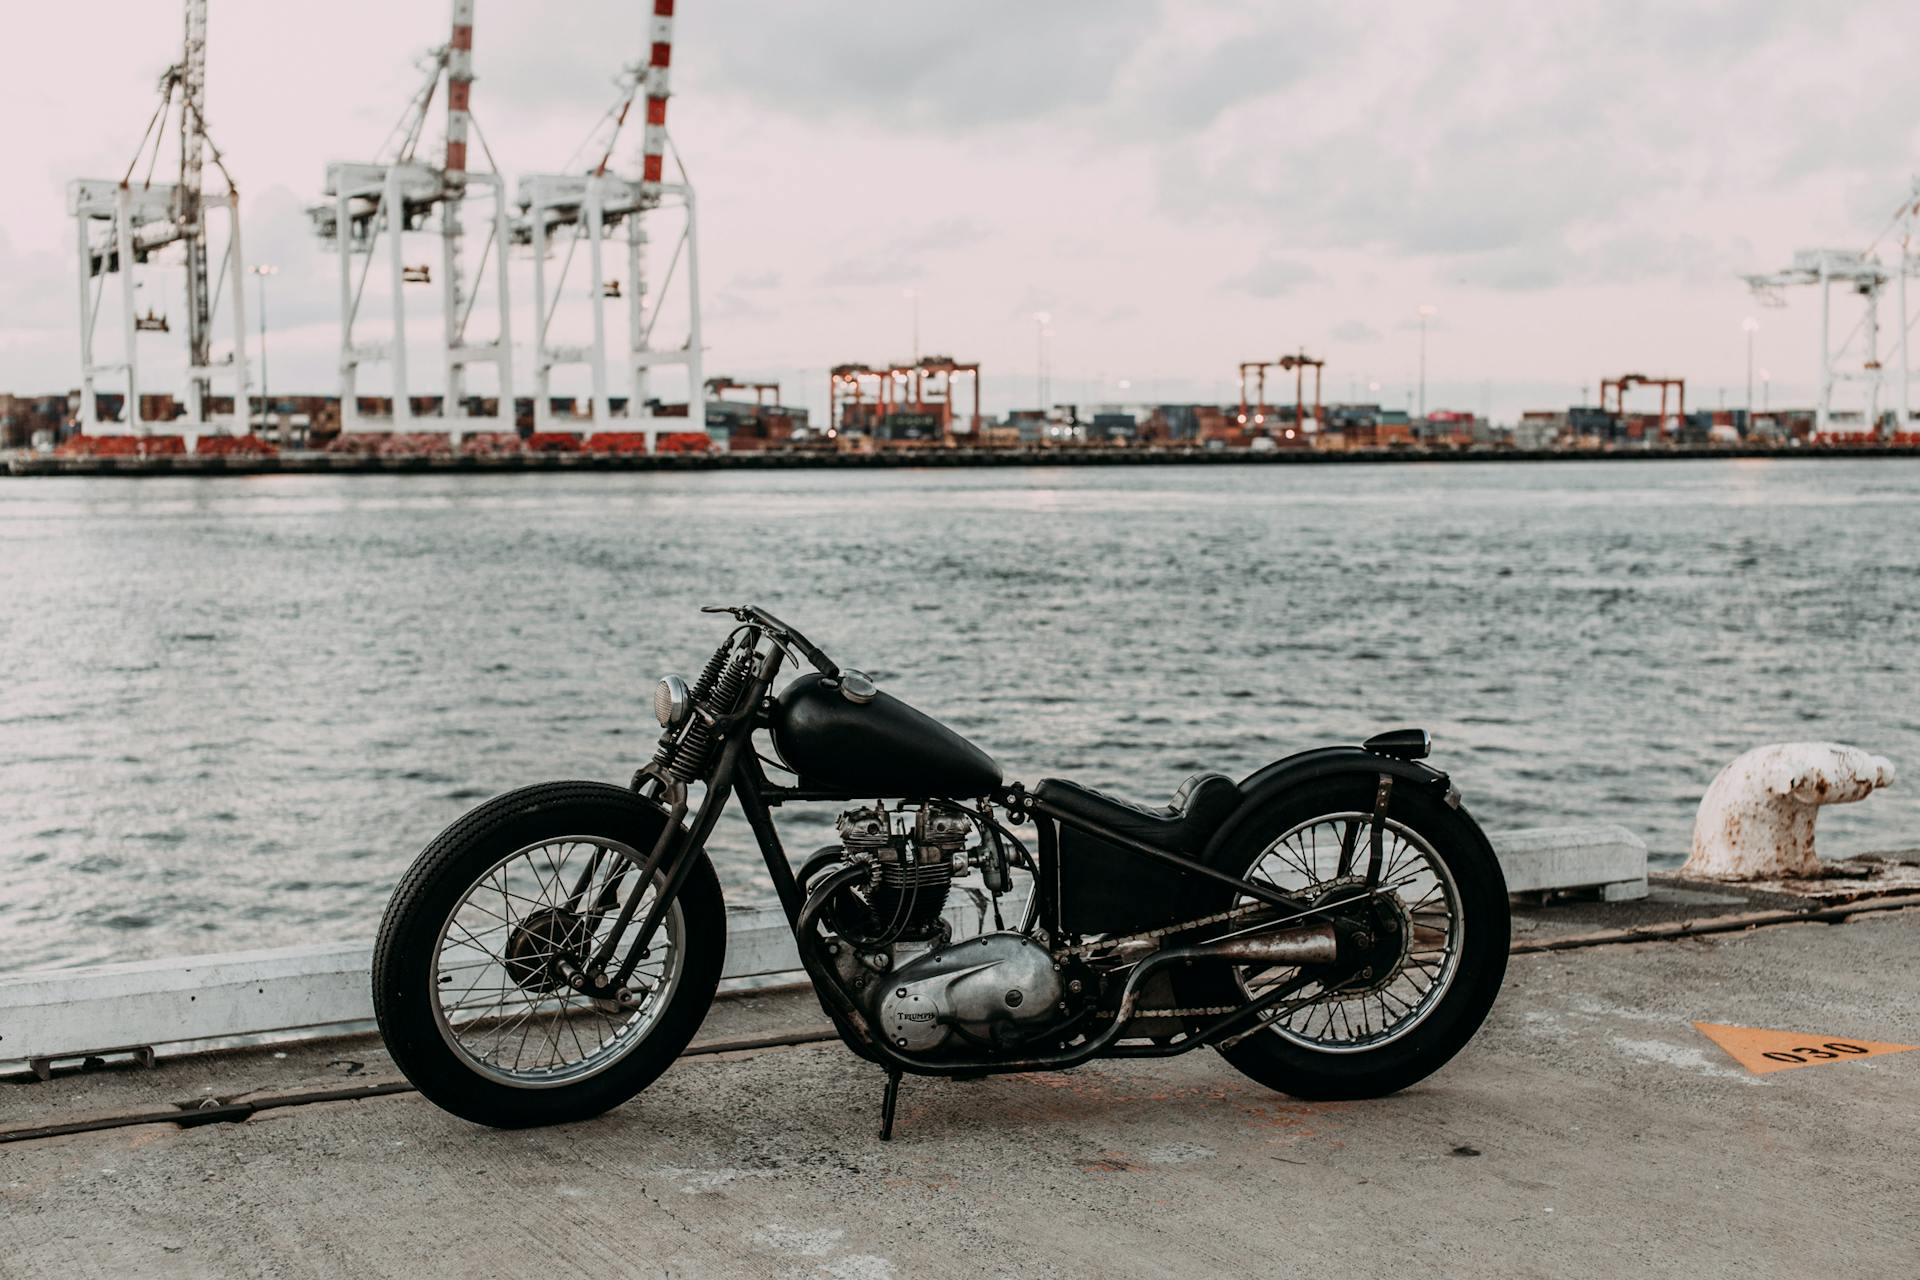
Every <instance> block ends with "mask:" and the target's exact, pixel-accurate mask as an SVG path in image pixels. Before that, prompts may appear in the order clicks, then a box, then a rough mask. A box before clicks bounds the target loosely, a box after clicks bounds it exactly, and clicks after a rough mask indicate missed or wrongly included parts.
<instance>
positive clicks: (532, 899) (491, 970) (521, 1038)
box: [373, 782, 726, 1128]
mask: <svg viewBox="0 0 1920 1280" xmlns="http://www.w3.org/2000/svg"><path fill="white" fill-rule="evenodd" d="M665 825H666V814H665V813H663V812H662V811H661V810H660V808H659V807H658V806H656V805H654V804H653V803H652V802H650V801H647V800H643V799H641V798H640V797H638V796H636V795H634V794H633V793H632V792H630V791H627V790H625V789H623V788H620V787H615V786H609V785H607V784H605V783H597V782H549V783H541V784H539V785H537V786H531V787H523V788H521V789H520V790H518V791H512V792H508V793H507V794H506V795H503V796H498V797H496V798H495V799H493V800H490V801H488V802H487V803H486V804H483V805H481V806H480V807H479V808H477V809H475V810H473V811H472V812H470V813H468V814H467V815H465V816H464V817H462V818H461V819H460V820H459V821H457V822H455V823H454V824H453V825H452V826H450V827H448V828H447V829H446V830H445V831H444V832H442V833H441V834H440V835H439V836H438V837H437V838H436V839H435V840H434V841H433V843H431V844H429V845H428V846H427V847H426V849H425V850H424V851H423V852H422V853H421V854H420V856H419V858H418V859H416V860H415V862H414V864H413V867H412V868H411V869H410V870H409V871H408V872H407V874H406V877H405V878H404V879H403V880H402V881H401V883H400V887H399V888H398V889H396V890H395V891H394V895H393V900H392V902H391V903H389V905H388V907H387V913H386V917H385V919H384V920H383V921H382V923H381V926H380V937H379V941H378V943H377V944H376V945H375V947H374V954H373V1008H374V1015H375V1017H376V1018H377V1019H378V1021H379V1024H380V1034H381V1036H382V1037H383V1038H384V1039H385V1041H386V1045H387V1050H388V1052H389V1053H391V1054H392V1056H393V1060H394V1063H395V1065H397V1066H398V1067H399V1068H400V1070H401V1072H402V1073H404V1074H405V1075H406V1077H407V1079H408V1080H409V1081H411V1082H412V1083H413V1084H414V1085H415V1086H416V1087H417V1088H418V1089H419V1090H420V1092H421V1093H423V1094H425V1095H426V1096H427V1098H428V1099H430V1100H431V1101H432V1102H434V1103H436V1104H437V1105H439V1106H440V1107H442V1108H444V1109H445V1110H447V1111H450V1112H452V1113H453V1114H455V1115H457V1116H461V1117H463V1118H465V1119H468V1120H472V1121H475V1122H476V1123H479V1124H487V1125H494V1126H496V1127H500V1128H523V1127H526V1126H531V1125H546V1124H563V1123H566V1122H568V1121H573V1120H582V1119H585V1118H587V1117H589V1116H595V1115H598V1114H600V1113H601V1112H603V1111H606V1110H608V1109H609V1108H611V1107H615V1106H618V1105H620V1104H621V1103H623V1102H625V1101H627V1100H628V1099H629V1098H631V1097H633V1096H634V1095H635V1094H637V1093H639V1092H640V1091H641V1090H642V1089H644V1088H646V1087H647V1086H648V1085H649V1084H651V1083H653V1081H654V1079H655V1078H656V1077H658V1076H659V1075H660V1073H661V1072H663V1071H665V1070H666V1069H667V1067H668V1066H670V1065H671V1064H672V1063H673V1061H674V1059H675V1058H677V1057H679V1056H680V1053H681V1051H682V1050H684V1049H685V1048H686V1047H687V1044H688V1043H689V1042H690V1041H691V1040H692V1039H693V1035H694V1032H695V1031H697V1030H698V1029H699V1026H700V1022H701V1020H702V1019H703V1018H704V1017H705V1015H706V1011H707V1008H708V1006H709V1005H710V1004H711V1003H712V1001H713V994H714V990H715V988H716V987H717V986H718V984H719V981H720V971H721V966H722V963H723V961H724V959H725V951H726V912H725V907H724V905H723V903H722V901H721V896H720V884H719V881H718V879H716V877H715V876H714V873H713V867H712V864H711V863H709V862H708V860H707V857H706V855H705V853H704V852H702V851H697V850H696V851H694V852H693V853H692V854H691V855H690V856H692V857H693V858H695V859H696V860H697V861H696V862H695V864H694V865H693V867H692V868H690V870H689V873H688V875H687V877H686V879H685V881H684V882H683V883H682V886H681V888H680V891H679V892H678V893H677V894H676V895H675V897H674V899H673V901H672V902H671V903H670V904H669V905H668V908H667V910H666V913H665V915H664V916H663V917H662V919H661V923H660V927H659V929H658V930H657V931H656V933H655V934H654V937H653V939H652V940H651V942H650V944H649V946H648V949H647V951H646V952H645V953H644V954H643V955H642V957H641V960H640V963H639V964H638V965H637V966H636V967H635V969H634V971H633V973H632V976H631V978H630V979H629V980H628V981H627V982H626V984H625V986H626V989H627V991H628V992H629V997H628V998H627V999H626V1000H615V999H594V998H592V997H590V996H589V995H587V994H585V993H583V992H580V991H577V990H575V989H574V988H573V987H572V986H571V985H570V984H569V981H568V976H569V975H570V974H571V973H573V972H576V971H578V972H584V971H585V970H586V969H587V967H588V963H589V959H590V957H592V956H593V955H594V953H595V950H596V949H597V948H598V946H599V944H600V943H601V942H602V941H603V940H604V939H605V937H606V935H607V933H608V932H609V931H610V930H611V928H612V927H613V924H614V922H615V921H616V920H617V919H618V917H619V915H620V913H621V909H622V907H623V906H624V905H625V904H626V903H627V902H628V900H629V899H630V897H631V896H632V895H635V894H638V895H640V902H639V903H638V905H637V907H636V909H635V912H634V917H633V923H632V924H631V925H630V926H629V928H628V931H627V934H626V937H627V938H629V939H630V938H632V937H633V935H634V931H635V930H637V929H638V928H639V921H640V920H641V919H642V918H644V917H645V915H646V913H647V911H648V909H649V908H650V907H651V905H652V902H653V900H654V898H655V896H656V895H657V894H658V893H659V892H660V890H661V889H662V888H663V887H664V880H665V876H664V868H663V870H662V872H661V873H656V875H655V876H654V877H653V879H652V882H651V883H648V884H641V883H640V873H641V871H642V870H643V866H644V863H645V861H646V858H647V856H648V854H649V853H650V852H651V851H652V849H653V847H654V843H655V841H656V840H657V839H658V838H659V835H660V832H661V831H662V830H663V829H664V828H665ZM621 950H622V954H624V940H623V947H622V949H621ZM619 959H620V956H619V955H616V956H615V960H614V964H615V965H617V964H618V962H619ZM609 967H610V968H611V967H613V966H609Z"/></svg>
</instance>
